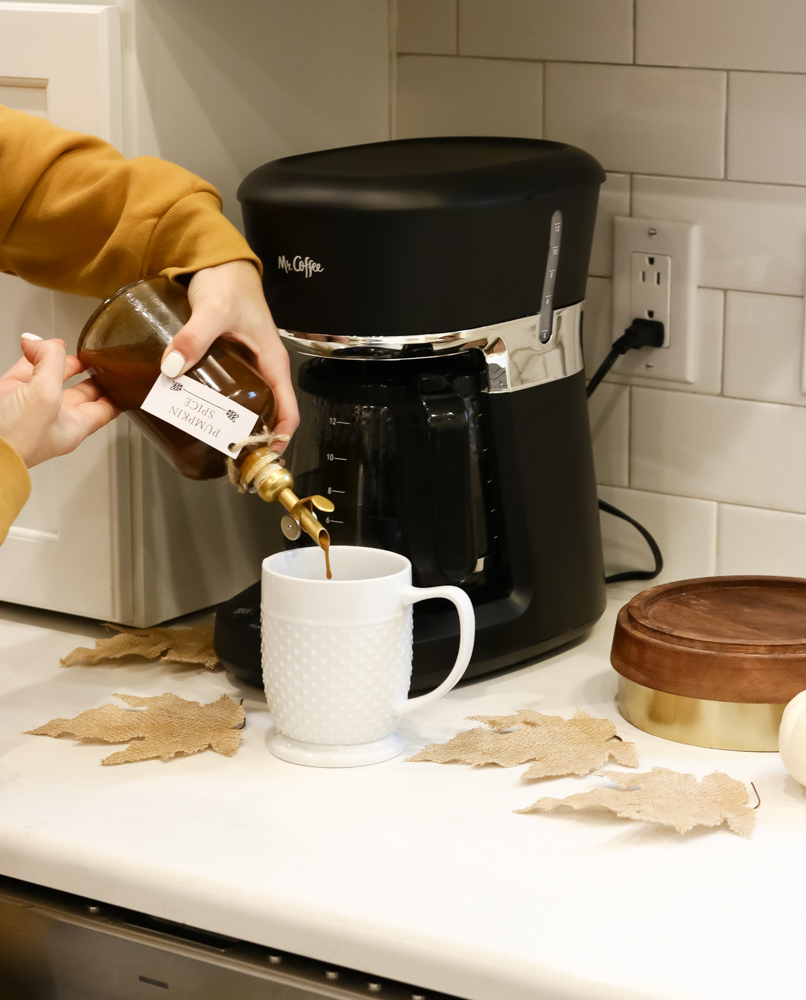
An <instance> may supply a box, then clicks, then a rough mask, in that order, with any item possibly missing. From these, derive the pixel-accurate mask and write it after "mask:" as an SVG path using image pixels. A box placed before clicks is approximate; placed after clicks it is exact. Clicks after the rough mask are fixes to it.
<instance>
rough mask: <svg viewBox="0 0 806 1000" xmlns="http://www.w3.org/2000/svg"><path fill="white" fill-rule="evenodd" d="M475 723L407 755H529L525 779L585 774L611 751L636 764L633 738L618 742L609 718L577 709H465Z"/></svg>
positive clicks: (452, 759) (510, 758) (478, 759)
mask: <svg viewBox="0 0 806 1000" xmlns="http://www.w3.org/2000/svg"><path fill="white" fill-rule="evenodd" d="M469 718H470V720H471V721H473V722H483V723H485V724H486V726H487V727H488V728H482V727H477V728H476V729H468V730H466V731H465V732H463V733H457V735H456V736H454V737H453V739H451V740H449V741H448V742H447V743H431V744H429V745H428V746H427V747H424V748H423V749H422V750H421V751H420V752H419V753H417V754H415V755H414V756H413V757H409V760H412V761H435V762H437V763H440V764H449V763H460V764H473V765H476V766H480V765H483V764H499V765H500V766H501V767H515V766H517V765H518V764H526V763H528V762H529V761H534V763H533V764H532V766H531V767H530V768H529V770H528V771H526V772H525V774H524V775H523V777H524V778H525V779H527V780H534V779H537V778H548V777H557V776H559V775H563V774H590V773H591V771H595V770H596V769H597V768H600V767H601V766H602V765H603V764H606V763H607V762H608V760H609V759H610V758H611V757H612V758H613V759H614V760H615V761H616V763H618V764H622V765H624V766H625V767H638V757H637V755H636V752H635V744H634V743H622V742H621V741H620V740H619V739H618V737H617V736H616V727H615V725H614V723H612V722H611V721H610V720H609V719H594V718H592V717H591V716H590V715H588V714H587V713H586V712H583V711H581V710H578V711H577V712H576V713H575V715H574V717H573V718H572V719H563V718H562V717H561V716H559V715H541V714H540V712H533V711H531V710H530V709H524V710H522V711H520V712H515V713H514V714H513V715H471V716H469Z"/></svg>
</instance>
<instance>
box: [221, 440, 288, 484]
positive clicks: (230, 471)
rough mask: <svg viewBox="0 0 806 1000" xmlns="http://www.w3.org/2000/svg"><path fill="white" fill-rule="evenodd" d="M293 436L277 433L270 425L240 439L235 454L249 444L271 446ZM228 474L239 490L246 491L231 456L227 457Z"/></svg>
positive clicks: (277, 453) (238, 453)
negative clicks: (271, 429) (270, 428)
mask: <svg viewBox="0 0 806 1000" xmlns="http://www.w3.org/2000/svg"><path fill="white" fill-rule="evenodd" d="M290 440H291V436H290V435H289V434H275V433H274V431H270V430H269V429H268V427H264V428H263V430H262V431H259V432H258V433H257V434H250V436H249V437H248V438H244V439H243V441H239V442H238V443H237V444H236V445H235V454H236V455H240V454H241V449H243V448H246V447H247V446H248V445H255V446H256V447H259V446H260V445H265V446H268V447H271V446H272V445H273V444H274V442H275V441H290ZM275 454H276V457H277V458H279V457H280V453H279V452H276V453H275ZM227 475H228V476H229V481H230V482H231V483H232V485H233V486H234V487H235V488H236V489H237V490H238V492H239V493H245V492H246V490H245V489H244V487H243V486H241V474H240V472H239V471H238V469H236V467H235V459H234V458H232V457H231V456H228V457H227Z"/></svg>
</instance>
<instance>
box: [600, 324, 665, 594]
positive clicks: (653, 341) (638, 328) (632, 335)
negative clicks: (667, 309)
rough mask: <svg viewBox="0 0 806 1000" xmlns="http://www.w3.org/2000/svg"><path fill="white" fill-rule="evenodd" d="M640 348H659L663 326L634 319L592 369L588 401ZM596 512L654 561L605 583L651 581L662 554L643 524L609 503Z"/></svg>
mask: <svg viewBox="0 0 806 1000" xmlns="http://www.w3.org/2000/svg"><path fill="white" fill-rule="evenodd" d="M640 347H663V323H661V322H660V321H659V320H656V319H634V320H633V321H632V323H631V324H630V325H629V326H628V327H627V329H626V330H625V331H624V333H623V334H622V336H620V337H619V338H618V340H617V341H615V342H614V344H613V346H612V348H611V349H610V353H609V354H608V355H607V357H606V358H605V359H604V361H603V362H602V363H601V364H600V365H599V367H598V368H597V369H596V372H595V374H594V376H593V378H592V379H591V380H590V382H589V383H588V389H587V393H588V398H589V399H590V397H591V396H592V395H593V393H594V392H595V391H596V389H597V388H598V387H599V383H600V382H601V381H602V379H603V378H604V377H605V375H607V373H608V372H609V371H610V369H611V368H612V367H613V365H614V364H615V363H616V362H617V361H618V359H619V358H620V357H621V356H622V354H626V353H627V351H632V350H636V349H637V348H640ZM599 510H603V511H604V512H605V513H606V514H612V515H613V516H614V517H620V518H621V519H622V520H623V521H626V522H627V523H628V524H631V525H632V526H633V527H634V528H635V530H636V531H638V532H640V534H641V535H642V536H643V538H645V539H646V543H647V545H648V546H649V548H650V551H651V552H652V556H653V558H654V560H655V568H654V569H653V570H651V569H647V570H641V569H635V570H628V571H627V572H626V573H613V574H611V575H610V576H606V577H605V583H619V582H621V581H622V580H654V579H655V577H656V576H657V575H658V574H659V573H660V571H661V570H662V569H663V555H662V554H661V551H660V547H659V546H658V543H657V542H656V541H655V539H654V538H653V537H652V535H650V533H649V532H648V531H647V530H646V528H645V527H644V526H643V524H639V523H638V521H636V520H634V519H633V518H631V517H630V516H629V514H625V513H624V511H623V510H619V509H618V507H614V506H613V504H611V503H606V502H605V501H604V500H600V501H599Z"/></svg>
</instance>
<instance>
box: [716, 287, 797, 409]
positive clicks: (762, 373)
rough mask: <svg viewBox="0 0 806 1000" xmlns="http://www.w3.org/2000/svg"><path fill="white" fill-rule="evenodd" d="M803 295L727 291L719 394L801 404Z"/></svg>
mask: <svg viewBox="0 0 806 1000" xmlns="http://www.w3.org/2000/svg"><path fill="white" fill-rule="evenodd" d="M802 371H803V299H802V298H791V297H789V296H787V295H755V294H752V293H749V292H728V293H727V310H726V313H725V380H724V385H725V395H726V396H736V397H738V398H739V399H761V400H766V401H768V402H771V403H791V404H794V405H795V406H806V393H804V392H803V381H802Z"/></svg>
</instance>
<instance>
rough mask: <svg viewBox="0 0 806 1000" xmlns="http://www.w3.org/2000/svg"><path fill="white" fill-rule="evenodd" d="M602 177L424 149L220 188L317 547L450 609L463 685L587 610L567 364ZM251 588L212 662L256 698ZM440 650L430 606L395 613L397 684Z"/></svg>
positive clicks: (596, 606) (582, 627)
mask: <svg viewBox="0 0 806 1000" xmlns="http://www.w3.org/2000/svg"><path fill="white" fill-rule="evenodd" d="M603 180H604V173H603V171H602V169H601V167H600V166H599V164H598V163H597V162H596V161H595V160H594V159H593V158H592V157H591V156H589V155H588V154H587V153H584V152H583V151H582V150H579V149H575V148H574V147H571V146H565V145H562V144H559V143H553V142H545V141H540V140H529V139H501V138H444V139H413V140H400V141H394V142H385V143H374V144H371V145H365V146H355V147H349V148H346V149H336V150H328V151H325V152H321V153H313V154H306V155H303V156H295V157H287V158H285V159H282V160H277V161H274V162H272V163H268V164H266V165H265V166H263V167H260V168H258V169H257V170H255V171H253V173H251V174H250V175H249V176H248V177H247V178H246V180H245V181H244V182H243V184H242V185H241V188H240V190H239V198H240V200H241V201H242V203H243V214H244V222H245V226H246V235H247V238H248V239H249V242H250V244H251V245H252V247H253V249H254V250H255V251H256V253H257V254H258V255H259V256H260V258H261V260H262V262H263V266H264V288H265V292H266V297H267V300H268V302H269V305H270V307H271V309H272V313H273V315H274V319H275V321H276V323H277V325H278V327H279V328H280V330H281V334H282V336H283V338H284V342H285V344H286V347H287V348H288V350H289V354H290V356H291V360H292V373H293V376H294V379H295V382H296V387H297V391H298V398H299V403H300V415H301V423H300V428H299V430H298V432H297V434H296V436H295V438H294V440H293V442H292V446H291V449H290V451H289V462H290V467H291V472H292V473H293V476H294V479H295V482H296V484H297V489H298V491H301V493H300V495H309V494H315V493H319V494H323V495H324V496H327V497H328V498H329V499H331V500H332V501H333V502H334V504H335V508H336V509H335V511H334V512H333V513H332V514H330V515H329V517H328V518H327V522H326V526H327V528H328V530H329V531H330V534H331V538H332V541H333V543H334V544H337V545H339V544H346V545H352V544H357V545H370V546H377V547H381V548H387V549H391V550H394V551H397V552H402V553H403V554H404V555H406V556H408V557H409V558H410V559H411V561H412V567H413V574H414V582H415V584H417V585H420V586H436V585H439V584H455V585H458V586H461V587H462V588H463V589H464V590H465V591H466V592H467V593H468V595H469V596H470V597H471V600H472V601H473V604H474V607H475V611H476V625H477V630H476V645H475V650H474V654H473V661H472V663H471V666H470V667H469V669H468V672H467V676H473V675H478V674H482V673H486V672H489V671H491V670H495V669H499V668H501V667H506V666H509V665H512V664H515V663H519V662H522V661H524V660H526V659H528V658H530V657H533V656H535V655H538V654H540V653H543V652H545V651H547V650H550V649H553V648H555V647H557V646H560V645H562V644H564V643H567V642H569V641H570V640H572V639H574V638H576V637H578V636H580V635H583V634H584V633H585V632H587V631H588V630H589V629H590V628H591V627H592V625H593V624H594V623H595V621H596V620H597V619H598V618H599V616H600V615H601V613H602V610H603V608H604V604H605V593H604V570H603V565H602V549H601V540H600V536H599V521H598V510H597V499H596V487H595V478H594V471H593V458H592V450H591V441H590V430H589V424H588V414H587V402H586V398H585V375H584V370H583V362H582V348H581V326H582V316H583V311H584V297H585V283H586V276H587V268H588V260H589V256H590V245H591V240H592V236H593V226H594V221H595V215H596V205H597V200H598V193H599V185H600V184H601V182H602V181H603ZM290 534H291V535H292V536H293V535H294V531H293V526H291V531H290ZM305 542H306V539H305V537H304V536H303V538H301V539H298V540H296V539H293V538H292V539H291V540H289V542H288V544H289V545H295V544H304V543H305ZM251 590H252V592H251V593H250V592H245V593H244V594H243V595H238V597H236V598H234V599H233V601H231V602H229V603H228V604H227V605H225V606H224V607H223V608H222V609H221V610H220V611H219V613H218V616H217V622H216V649H217V651H218V653H219V656H220V657H221V658H222V659H223V660H224V661H225V662H226V663H227V664H228V665H229V666H231V667H232V668H233V669H234V670H235V671H236V672H237V673H238V674H240V676H242V677H244V678H245V679H251V680H253V682H256V683H260V647H259V617H258V611H257V608H258V606H259V593H258V591H257V585H256V586H255V588H252V589H251ZM256 626H257V627H256ZM457 642H458V626H457V623H456V618H455V612H454V611H453V609H452V608H451V607H450V606H449V605H448V604H447V603H446V602H444V601H431V602H422V603H421V604H419V605H417V608H416V611H415V643H414V670H413V680H412V687H413V688H423V687H427V686H428V687H430V686H433V685H435V684H436V683H438V682H439V681H440V680H442V679H443V677H444V676H445V674H446V673H447V671H448V669H449V667H450V665H451V663H452V662H453V658H454V654H455V649H456V645H457Z"/></svg>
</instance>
